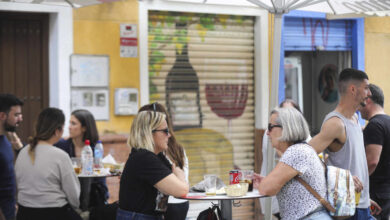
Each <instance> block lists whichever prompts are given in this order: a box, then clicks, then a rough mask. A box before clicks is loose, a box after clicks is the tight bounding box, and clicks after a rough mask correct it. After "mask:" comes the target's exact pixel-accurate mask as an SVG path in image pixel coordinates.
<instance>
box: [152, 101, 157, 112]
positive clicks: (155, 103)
mask: <svg viewBox="0 0 390 220" xmlns="http://www.w3.org/2000/svg"><path fill="white" fill-rule="evenodd" d="M152 107H153V111H154V112H156V111H157V102H153V104H152Z"/></svg>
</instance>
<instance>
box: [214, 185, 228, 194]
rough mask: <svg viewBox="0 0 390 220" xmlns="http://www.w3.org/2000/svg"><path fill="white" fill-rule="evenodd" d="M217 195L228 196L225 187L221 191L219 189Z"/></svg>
mask: <svg viewBox="0 0 390 220" xmlns="http://www.w3.org/2000/svg"><path fill="white" fill-rule="evenodd" d="M215 194H217V195H226V190H225V187H221V188H220V189H218V190H217V191H216V192H215Z"/></svg>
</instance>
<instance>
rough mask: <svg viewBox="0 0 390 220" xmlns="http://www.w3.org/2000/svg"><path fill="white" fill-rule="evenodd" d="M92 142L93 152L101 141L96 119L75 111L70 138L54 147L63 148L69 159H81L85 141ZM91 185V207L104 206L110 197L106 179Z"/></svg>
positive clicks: (99, 179) (85, 113) (71, 117)
mask: <svg viewBox="0 0 390 220" xmlns="http://www.w3.org/2000/svg"><path fill="white" fill-rule="evenodd" d="M87 139H88V140H90V142H91V148H92V152H94V149H95V145H96V143H97V141H98V140H99V133H98V131H97V128H96V122H95V118H94V117H93V115H92V114H91V112H89V111H88V110H83V109H80V110H75V111H73V112H72V114H71V116H70V121H69V138H68V139H66V140H65V139H61V140H60V141H59V142H58V143H55V144H54V145H55V146H56V147H59V148H61V149H62V150H64V151H65V152H66V153H68V155H69V157H81V151H82V149H83V147H84V141H85V140H87ZM93 181H94V182H93V183H92V184H91V193H90V196H89V201H90V202H89V203H88V204H89V207H96V206H99V205H104V204H105V203H106V202H107V199H108V197H109V195H108V188H107V184H106V178H94V179H93Z"/></svg>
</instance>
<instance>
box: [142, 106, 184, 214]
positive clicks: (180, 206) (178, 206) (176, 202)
mask: <svg viewBox="0 0 390 220" xmlns="http://www.w3.org/2000/svg"><path fill="white" fill-rule="evenodd" d="M142 111H157V112H161V113H164V115H165V117H166V120H167V124H168V129H169V131H170V133H169V134H170V137H169V141H168V150H166V151H165V152H164V154H165V156H166V157H167V158H168V160H169V162H171V164H172V163H173V164H175V166H176V169H181V170H183V172H184V174H185V177H186V182H187V183H188V158H187V155H186V152H185V150H184V148H183V147H182V146H181V145H180V144H179V143H178V142H177V140H176V138H175V135H174V134H173V132H172V130H173V126H172V122H171V119H170V118H169V114H168V112H167V110H166V109H165V108H164V106H163V105H161V104H159V103H157V102H154V103H152V104H149V105H144V106H142V107H141V108H140V109H139V112H142ZM188 209H189V202H188V200H183V199H176V198H175V197H173V196H170V197H169V199H168V209H167V211H166V212H165V213H164V219H175V220H184V219H186V217H187V212H188Z"/></svg>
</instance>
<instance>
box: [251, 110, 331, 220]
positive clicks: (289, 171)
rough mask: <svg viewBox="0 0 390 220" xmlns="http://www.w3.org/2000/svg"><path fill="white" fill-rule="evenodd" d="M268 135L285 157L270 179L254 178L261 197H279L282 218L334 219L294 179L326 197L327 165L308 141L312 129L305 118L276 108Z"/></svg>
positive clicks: (268, 177) (291, 219)
mask: <svg viewBox="0 0 390 220" xmlns="http://www.w3.org/2000/svg"><path fill="white" fill-rule="evenodd" d="M267 135H268V136H269V139H270V141H271V145H272V147H274V148H276V150H279V151H280V152H281V153H282V156H281V158H280V160H279V162H278V164H277V165H276V167H275V168H274V169H273V170H272V171H271V173H270V174H268V175H267V176H266V177H263V176H260V175H257V174H256V175H255V176H254V177H255V187H258V190H259V192H260V194H262V195H268V196H273V195H276V197H277V200H278V203H279V208H280V215H281V217H282V219H288V220H293V219H325V220H328V219H329V220H330V219H332V218H331V217H330V216H329V214H328V212H327V211H326V209H325V207H323V206H322V205H321V203H320V202H319V201H318V200H317V199H316V198H315V197H314V196H313V195H312V194H311V193H310V192H309V191H308V190H307V189H306V188H305V187H304V186H303V185H302V184H301V183H299V182H298V180H296V179H295V178H294V177H295V176H300V177H301V178H302V179H303V180H304V181H306V182H307V183H308V184H309V185H310V186H311V187H312V188H313V189H314V190H315V191H317V192H318V194H320V195H321V196H322V197H323V198H325V196H326V181H325V170H324V166H323V164H322V162H321V161H320V159H319V157H318V155H317V153H316V151H315V150H314V149H313V148H312V147H311V146H310V145H308V144H307V143H306V142H305V140H306V139H307V137H308V135H309V127H308V125H307V122H306V120H305V118H304V117H303V115H302V114H301V113H300V112H299V111H298V110H296V109H295V108H276V109H274V110H273V111H272V112H271V117H270V120H269V124H268V131H267Z"/></svg>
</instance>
